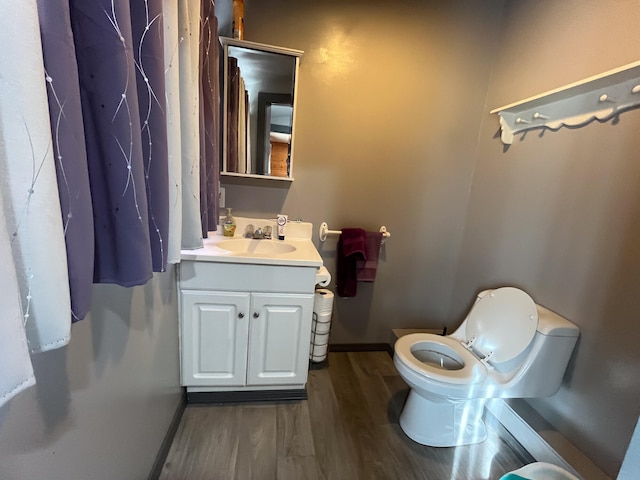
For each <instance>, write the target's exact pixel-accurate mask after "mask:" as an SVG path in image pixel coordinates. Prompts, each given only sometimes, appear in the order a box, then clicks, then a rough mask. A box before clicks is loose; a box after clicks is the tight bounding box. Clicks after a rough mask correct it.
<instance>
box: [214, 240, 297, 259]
mask: <svg viewBox="0 0 640 480" xmlns="http://www.w3.org/2000/svg"><path fill="white" fill-rule="evenodd" d="M216 246H217V247H218V248H220V249H222V250H227V251H228V252H231V253H238V254H242V255H246V254H250V255H278V254H283V253H291V252H295V251H296V247H295V246H293V245H291V244H288V243H281V242H280V241H278V240H251V239H248V238H238V239H235V240H223V241H222V242H218V243H217V244H216Z"/></svg>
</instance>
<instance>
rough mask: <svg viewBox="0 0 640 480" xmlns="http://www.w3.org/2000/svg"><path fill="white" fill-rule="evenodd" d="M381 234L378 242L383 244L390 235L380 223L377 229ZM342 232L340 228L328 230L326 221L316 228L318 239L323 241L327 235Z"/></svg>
mask: <svg viewBox="0 0 640 480" xmlns="http://www.w3.org/2000/svg"><path fill="white" fill-rule="evenodd" d="M378 231H379V232H380V233H381V234H382V241H381V242H380V243H382V244H384V241H385V240H386V239H387V238H389V237H390V236H391V233H390V232H388V231H387V227H385V226H384V225H382V226H381V227H380V229H379V230H378ZM341 233H342V232H341V231H340V230H329V225H327V222H322V223H321V224H320V229H319V230H318V236H319V237H320V241H321V242H324V241H325V240H326V239H327V235H340V234H341Z"/></svg>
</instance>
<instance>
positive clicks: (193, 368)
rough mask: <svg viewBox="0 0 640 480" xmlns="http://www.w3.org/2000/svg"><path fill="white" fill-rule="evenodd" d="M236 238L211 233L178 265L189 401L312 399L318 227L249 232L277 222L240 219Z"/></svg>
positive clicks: (182, 357) (183, 368) (295, 225)
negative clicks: (277, 234) (256, 235)
mask: <svg viewBox="0 0 640 480" xmlns="http://www.w3.org/2000/svg"><path fill="white" fill-rule="evenodd" d="M236 222H237V225H238V227H237V230H236V236H235V237H233V238H231V239H230V238H228V237H223V236H222V235H221V234H218V233H215V232H212V233H210V234H209V238H208V239H205V241H204V247H203V248H201V249H197V250H183V251H182V262H181V264H180V266H179V269H178V288H179V304H180V361H181V368H180V372H181V384H182V385H183V386H185V387H186V388H187V397H188V400H189V401H196V402H197V401H224V400H252V399H292V398H306V391H305V385H306V382H307V371H308V365H309V341H310V335H311V321H312V315H313V300H314V291H315V285H316V274H317V272H318V268H319V267H320V266H322V259H321V258H320V255H319V254H318V251H317V250H316V248H315V246H314V245H313V243H312V242H311V232H312V230H313V225H312V224H310V223H306V222H299V223H296V222H290V223H289V224H288V225H287V231H286V236H285V240H277V238H274V239H260V240H249V239H244V238H242V236H241V235H242V232H244V227H245V226H246V225H247V224H248V223H251V224H254V225H256V226H261V227H262V226H265V225H273V227H274V231H275V230H276V228H275V222H274V221H273V220H260V219H246V218H236Z"/></svg>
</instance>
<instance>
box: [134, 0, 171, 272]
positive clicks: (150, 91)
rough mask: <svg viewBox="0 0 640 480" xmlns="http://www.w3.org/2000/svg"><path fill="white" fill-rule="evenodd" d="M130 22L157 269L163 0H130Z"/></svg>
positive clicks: (162, 232)
mask: <svg viewBox="0 0 640 480" xmlns="http://www.w3.org/2000/svg"><path fill="white" fill-rule="evenodd" d="M131 23H132V28H133V40H134V45H136V48H135V50H134V51H135V60H136V70H137V76H136V80H137V86H138V105H139V107H140V124H141V128H142V131H141V133H142V154H143V155H142V158H143V162H144V171H145V181H146V191H147V205H148V209H149V210H148V215H149V235H150V242H151V256H152V262H153V271H154V272H164V271H165V270H166V267H167V254H166V242H167V239H168V236H169V190H168V185H169V183H168V182H169V172H168V153H167V118H166V113H165V112H166V106H165V99H166V95H165V90H164V41H163V38H162V34H163V29H162V0H147V1H145V2H141V1H134V2H131Z"/></svg>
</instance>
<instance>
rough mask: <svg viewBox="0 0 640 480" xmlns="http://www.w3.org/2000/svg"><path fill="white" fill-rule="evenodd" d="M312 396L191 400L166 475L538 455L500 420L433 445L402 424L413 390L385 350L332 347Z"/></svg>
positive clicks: (521, 459) (429, 473)
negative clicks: (477, 437) (476, 438)
mask: <svg viewBox="0 0 640 480" xmlns="http://www.w3.org/2000/svg"><path fill="white" fill-rule="evenodd" d="M307 390H308V394H309V399H308V400H306V401H296V402H285V403H262V404H242V405H239V404H238V405H229V404H227V405H195V404H191V405H188V406H187V409H186V411H185V413H184V416H183V418H182V421H181V423H180V427H179V429H178V432H177V434H176V437H175V439H174V441H173V444H172V446H171V450H170V452H169V455H168V457H167V461H166V462H165V465H164V467H163V470H162V474H161V476H160V478H161V479H163V480H181V479H185V480H186V479H189V480H198V479H225V480H226V479H229V480H231V479H239V480H250V479H278V480H289V479H291V480H315V479H327V480H328V479H340V480H342V479H344V480H352V479H353V480H355V479H362V480H365V479H366V480H369V479H411V480H415V479H433V480H452V479H461V480H475V479H478V480H479V479H499V478H500V477H501V476H502V475H503V474H504V473H506V472H508V471H511V470H514V469H516V468H518V467H521V466H522V465H525V464H527V463H530V462H532V461H534V460H533V458H531V457H530V456H529V454H528V453H527V452H526V451H525V450H524V449H523V448H522V447H521V446H520V445H519V444H518V443H517V442H516V441H515V440H514V439H513V438H512V437H511V436H510V435H509V434H508V433H507V432H506V431H505V430H504V429H503V428H502V427H501V426H500V425H499V424H498V423H497V422H496V421H491V418H492V417H490V418H489V419H488V420H487V427H488V429H489V438H488V439H487V440H486V441H485V442H483V443H482V444H478V445H471V446H463V447H455V448H453V447H452V448H434V447H425V446H423V445H419V444H417V443H415V442H413V441H412V440H410V439H409V438H408V437H407V436H406V435H405V434H404V433H403V432H402V430H401V428H400V426H399V425H398V417H399V414H400V411H401V409H402V406H403V404H404V400H405V398H406V396H407V393H408V391H409V389H408V387H407V385H406V384H405V383H404V381H403V380H402V379H401V378H400V377H399V376H398V374H397V372H396V370H395V368H394V366H393V362H392V360H391V358H390V357H389V355H388V354H387V353H385V352H358V353H354V352H349V353H331V354H330V355H329V367H328V368H325V369H322V370H312V371H311V372H309V382H308V384H307Z"/></svg>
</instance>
